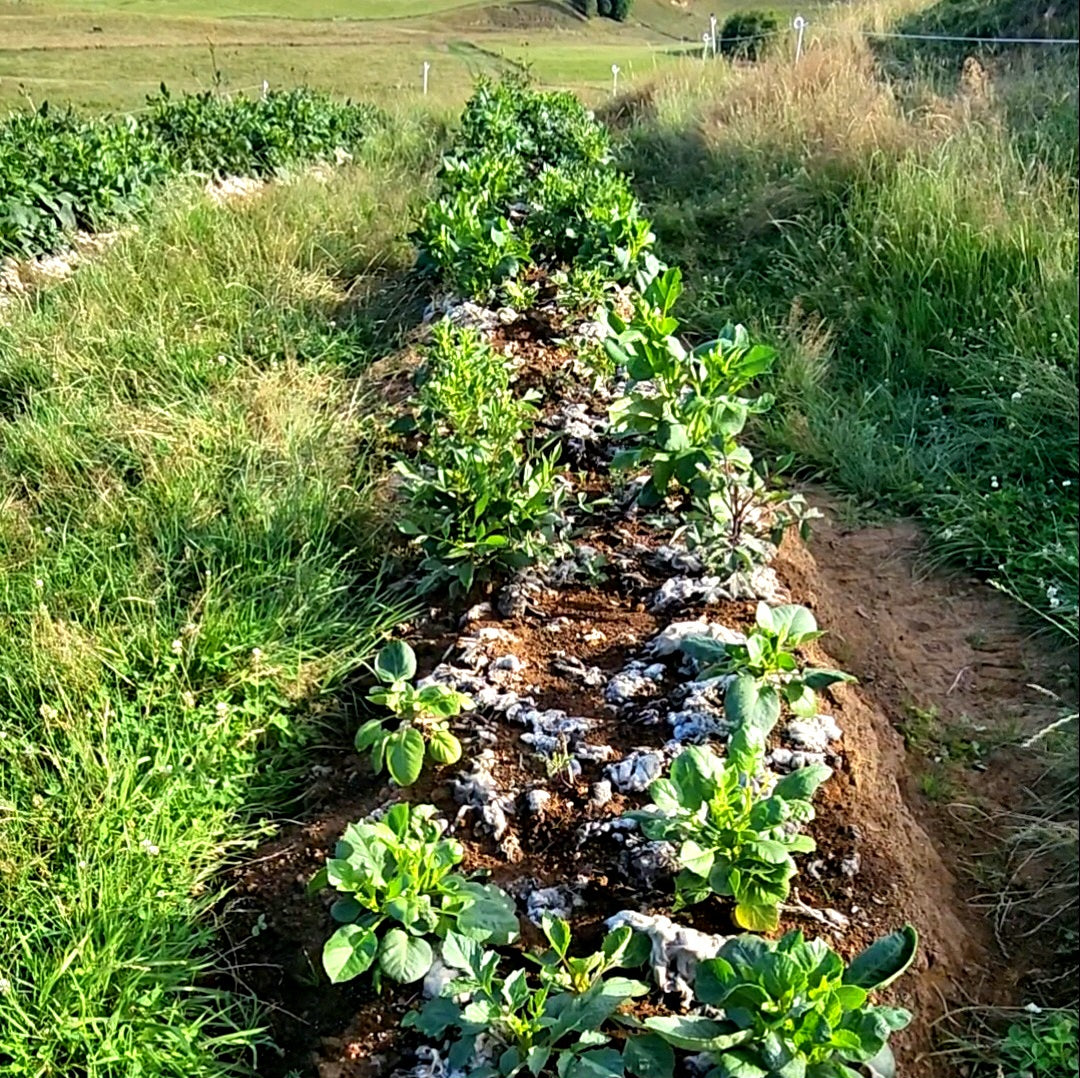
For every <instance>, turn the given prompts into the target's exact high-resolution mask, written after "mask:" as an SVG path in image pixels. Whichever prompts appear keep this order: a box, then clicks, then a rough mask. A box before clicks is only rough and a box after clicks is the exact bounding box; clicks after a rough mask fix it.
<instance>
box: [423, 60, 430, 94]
mask: <svg viewBox="0 0 1080 1078" xmlns="http://www.w3.org/2000/svg"><path fill="white" fill-rule="evenodd" d="M430 70H431V63H430V62H429V61H427V60H425V61H424V96H425V97H426V96H427V88H428V72H429V71H430Z"/></svg>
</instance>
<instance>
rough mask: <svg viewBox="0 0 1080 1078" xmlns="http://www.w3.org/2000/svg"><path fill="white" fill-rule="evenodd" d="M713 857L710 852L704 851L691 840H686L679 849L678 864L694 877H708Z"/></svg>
mask: <svg viewBox="0 0 1080 1078" xmlns="http://www.w3.org/2000/svg"><path fill="white" fill-rule="evenodd" d="M714 856H715V854H714V853H713V851H712V850H707V849H705V848H704V847H702V846H700V845H699V844H698V843H696V842H695V841H694V840H693V839H687V840H686V841H685V842H684V843H683V844H682V846H680V847H679V864H680V865H682V866H683V868H685V869H686V870H687V871H688V872H692V873H693V874H694V875H695V876H708V874H709V872H710V871H711V870H712V866H713V858H714Z"/></svg>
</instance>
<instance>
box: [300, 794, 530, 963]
mask: <svg viewBox="0 0 1080 1078" xmlns="http://www.w3.org/2000/svg"><path fill="white" fill-rule="evenodd" d="M444 830H445V824H444V823H443V822H442V821H441V820H438V819H437V818H436V816H435V809H434V807H433V806H431V805H417V806H413V805H409V804H406V803H399V804H396V805H394V806H392V807H391V808H390V810H389V811H388V812H387V813H386V815H385V816H384V817H383V818H382V819H381V820H373V821H362V822H360V823H354V824H350V825H349V826H348V827H347V828H346V829H345V834H344V835H343V836H342V838H341V841H340V842H338V844H337V848H336V849H335V851H334V856H333V857H332V858H329V859H328V860H327V863H326V867H325V868H324V869H323V870H322V871H321V872H320V873H319V874H318V875H317V876H316V878H315V879H314V880H313V881H312V889H313V890H316V889H321V888H322V887H324V886H326V885H327V884H329V885H330V886H331V887H333V888H334V889H335V890H337V891H338V892H339V893H340V895H341V897H340V898H339V899H338V900H337V901H336V902H335V903H334V905H333V907H332V908H331V911H330V912H331V915H332V916H333V918H334V920H335V921H337V922H339V923H340V925H341V927H340V928H338V929H337V931H335V932H334V934H333V935H332V936H331V937H330V939H329V940H327V942H326V945H325V947H324V948H323V968H324V969H325V970H326V973H327V976H328V977H329V978H330V980H331V981H332V982H333V983H334V984H340V983H341V982H343V981H349V980H352V979H353V978H354V977H358V976H360V974H362V973H364V972H366V971H367V970H369V969H371V968H372V967H373V966H374V969H375V976H376V978H377V980H378V979H380V978H381V977H383V976H386V977H389V978H390V979H391V980H392V981H398V982H400V983H402V984H408V983H410V982H412V981H417V980H419V979H420V978H421V977H423V976H424V974H425V973H427V971H428V969H429V968H430V967H431V963H432V961H433V959H434V950H433V949H432V945H431V942H430V939H431V938H432V937H435V938H440V939H441V938H445V937H446V935H447V934H448V933H449V932H451V931H453V932H455V933H457V934H459V935H460V936H462V937H468V938H469V939H471V940H474V941H488V942H491V943H493V944H495V945H501V944H505V943H509V942H510V941H511V940H513V939H514V938H516V936H517V932H518V920H517V915H516V913H515V912H514V903H513V902H512V900H511V899H510V898H509V897H508V896H507V895H506V894H504V893H503V892H502V891H501V890H499V888H497V887H494V886H491V885H485V884H481V883H478V882H476V881H474V880H469V879H467V878H466V877H464V876H461V875H459V874H458V873H455V872H454V871H453V869H454V866H455V865H458V864H460V863H461V861H462V859H463V857H464V850H463V849H462V847H461V843H459V842H457V841H456V840H454V839H448V838H444V837H443V831H444Z"/></svg>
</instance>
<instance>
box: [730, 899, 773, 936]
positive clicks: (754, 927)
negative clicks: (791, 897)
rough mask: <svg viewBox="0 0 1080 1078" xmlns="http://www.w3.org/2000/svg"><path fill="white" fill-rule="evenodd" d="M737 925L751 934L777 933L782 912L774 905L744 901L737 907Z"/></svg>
mask: <svg viewBox="0 0 1080 1078" xmlns="http://www.w3.org/2000/svg"><path fill="white" fill-rule="evenodd" d="M735 923H736V924H737V925H739V927H740V928H745V929H748V930H749V931H751V932H775V931H776V930H777V929H778V928H779V927H780V911H779V909H777V907H776V906H773V905H764V904H762V903H754V902H746V901H742V902H739V903H738V905H737V906H736V907H735Z"/></svg>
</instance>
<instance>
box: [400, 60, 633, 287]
mask: <svg viewBox="0 0 1080 1078" xmlns="http://www.w3.org/2000/svg"><path fill="white" fill-rule="evenodd" d="M610 157H611V151H610V144H609V140H608V135H607V132H606V130H605V129H604V128H603V127H601V126H600V124H598V123H597V122H596V120H595V119H594V118H593V116H592V115H591V114H590V113H589V112H588V111H587V110H586V109H585V107H584V106H583V105H582V104H581V102H580V101H578V99H577V98H576V97H574V96H573V95H572V94H568V93H562V92H536V91H532V90H529V89H528V88H527V87H526V86H525V85H524V84H522V83H521V82H517V81H505V82H501V83H489V82H481V83H480V84H479V85H478V87H477V89H476V92H475V93H474V94H473V97H472V98H471V99H470V101H469V103H468V104H467V105H466V107H465V112H464V114H463V116H462V122H461V133H460V136H459V139H458V142H457V145H456V146H455V149H454V153H453V154H451V155H450V156H449V157H447V159H446V161H445V163H444V165H443V171H442V177H441V179H442V197H440V198H439V199H437V200H436V201H434V202H432V203H431V204H429V206H428V207H427V209H426V211H425V213H424V216H423V219H422V221H421V223H420V228H419V230H418V232H417V239H418V241H419V246H420V266H421V267H422V268H424V269H427V270H430V271H432V272H435V273H437V274H439V275H441V276H442V277H443V278H444V280H445V281H446V282H447V283H448V284H449V285H450V286H451V287H453V288H454V289H455V290H456V291H458V292H459V293H462V294H464V295H468V296H474V297H490V296H491V295H492V293H494V292H496V291H498V290H499V289H500V288H502V287H503V286H504V285H505V284H506V283H507V282H510V281H513V280H514V279H515V278H517V277H518V276H519V274H521V273H522V272H523V271H524V269H525V268H527V267H528V266H541V267H543V268H545V269H547V270H549V271H551V270H557V269H560V268H564V267H565V266H567V265H569V264H571V263H573V264H575V265H576V266H577V267H578V268H581V269H601V270H603V271H604V272H605V273H606V274H607V276H609V277H610V278H612V279H614V280H620V281H626V280H629V279H630V278H631V277H632V275H633V272H634V269H635V267H636V266H637V264H638V263H639V261H640V259H641V257H642V256H643V254H644V253H645V251H646V250H647V249H648V247H649V245H650V244H651V243H652V233H651V231H650V226H649V222H648V221H647V220H646V219H645V218H643V217H642V215H641V213H640V210H639V207H638V203H637V200H636V199H635V198H634V196H633V194H632V192H631V191H630V187H629V184H628V183H627V181H626V180H625V179H624V178H623V177H622V176H621V175H619V174H618V173H617V172H616V171H615V170H614V169H613V168H612V167H611V166H610Z"/></svg>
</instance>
